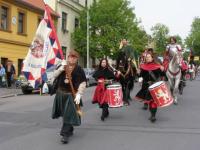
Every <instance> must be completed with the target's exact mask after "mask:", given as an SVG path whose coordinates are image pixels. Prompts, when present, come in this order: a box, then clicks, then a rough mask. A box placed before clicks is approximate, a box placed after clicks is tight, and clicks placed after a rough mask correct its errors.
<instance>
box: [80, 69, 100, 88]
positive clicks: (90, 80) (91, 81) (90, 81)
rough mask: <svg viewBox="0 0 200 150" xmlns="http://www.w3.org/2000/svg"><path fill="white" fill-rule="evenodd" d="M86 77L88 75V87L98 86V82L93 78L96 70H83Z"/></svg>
mask: <svg viewBox="0 0 200 150" xmlns="http://www.w3.org/2000/svg"><path fill="white" fill-rule="evenodd" d="M83 70H84V72H85V75H86V79H87V87H89V86H91V85H96V84H97V81H96V80H95V78H93V74H94V72H95V69H93V68H83Z"/></svg>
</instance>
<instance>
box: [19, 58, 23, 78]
mask: <svg viewBox="0 0 200 150" xmlns="http://www.w3.org/2000/svg"><path fill="white" fill-rule="evenodd" d="M22 66H23V59H18V76H19V75H20V74H21V73H22V72H21V70H22Z"/></svg>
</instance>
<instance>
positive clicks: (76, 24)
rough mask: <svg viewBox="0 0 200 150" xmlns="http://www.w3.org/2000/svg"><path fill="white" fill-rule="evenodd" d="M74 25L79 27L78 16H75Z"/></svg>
mask: <svg viewBox="0 0 200 150" xmlns="http://www.w3.org/2000/svg"><path fill="white" fill-rule="evenodd" d="M74 27H75V28H78V27H79V19H78V18H75V22H74Z"/></svg>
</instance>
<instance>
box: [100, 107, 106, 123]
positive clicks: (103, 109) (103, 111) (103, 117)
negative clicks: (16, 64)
mask: <svg viewBox="0 0 200 150" xmlns="http://www.w3.org/2000/svg"><path fill="white" fill-rule="evenodd" d="M104 120H105V108H104V107H103V108H102V114H101V121H104Z"/></svg>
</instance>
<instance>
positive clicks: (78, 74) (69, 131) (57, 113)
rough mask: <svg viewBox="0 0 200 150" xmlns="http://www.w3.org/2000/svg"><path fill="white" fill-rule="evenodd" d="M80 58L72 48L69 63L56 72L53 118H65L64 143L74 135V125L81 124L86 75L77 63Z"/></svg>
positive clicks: (63, 64) (62, 133)
mask: <svg viewBox="0 0 200 150" xmlns="http://www.w3.org/2000/svg"><path fill="white" fill-rule="evenodd" d="M78 58H79V54H78V53H77V52H76V51H74V50H71V51H70V52H69V55H68V58H67V63H62V65H61V66H60V67H59V68H58V69H57V70H56V71H55V72H54V78H56V79H55V80H56V81H57V82H56V83H57V87H56V89H57V90H56V96H55V99H54V104H53V109H52V118H53V119H57V118H59V117H62V118H63V124H62V128H61V131H60V135H61V136H62V138H61V142H62V143H63V144H66V143H68V140H69V137H70V136H72V135H73V130H74V127H73V126H80V124H81V112H80V106H81V105H82V101H81V97H82V95H83V92H84V90H85V88H86V76H85V73H84V71H83V69H82V68H81V67H80V66H78V65H77V62H78ZM63 62H64V61H63Z"/></svg>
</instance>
